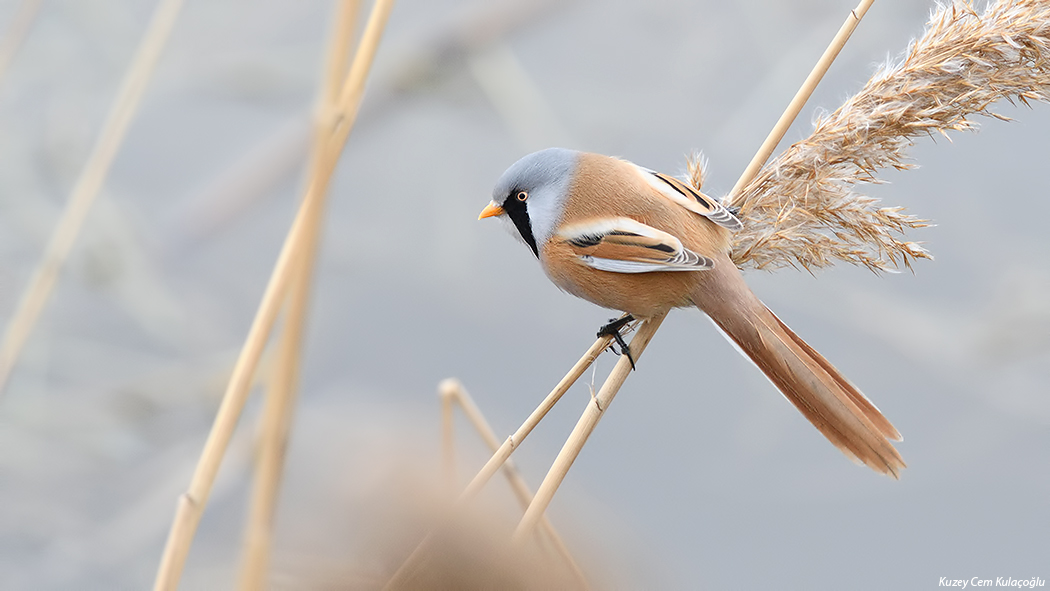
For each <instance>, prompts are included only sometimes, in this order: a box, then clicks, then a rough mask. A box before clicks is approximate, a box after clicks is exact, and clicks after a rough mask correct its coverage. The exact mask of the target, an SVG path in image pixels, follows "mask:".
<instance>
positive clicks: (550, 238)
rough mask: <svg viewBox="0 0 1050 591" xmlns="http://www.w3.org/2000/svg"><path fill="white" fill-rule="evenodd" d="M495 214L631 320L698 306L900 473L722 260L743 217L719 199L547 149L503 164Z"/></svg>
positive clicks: (545, 262) (850, 448)
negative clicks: (505, 170)
mask: <svg viewBox="0 0 1050 591" xmlns="http://www.w3.org/2000/svg"><path fill="white" fill-rule="evenodd" d="M491 215H500V216H501V217H504V218H506V217H509V218H511V219H512V221H513V223H514V227H515V228H516V229H517V231H518V232H519V233H520V234H521V235H522V238H523V239H524V240H525V241H526V242H527V243H529V242H530V240H531V241H532V243H534V244H535V252H536V254H537V256H538V258H539V260H540V263H541V265H542V266H543V268H544V271H546V273H547V276H548V277H550V279H551V281H553V282H554V283H555V284H556V285H558V286H559V287H560V288H562V289H564V290H565V291H568V292H569V293H571V294H573V295H576V296H578V297H581V298H584V299H586V300H589V301H591V302H594V303H596V304H598V305H600V306H603V307H606V308H612V309H616V310H622V311H624V312H629V313H631V314H633V315H634V316H635V317H637V318H648V317H652V316H654V315H656V314H659V313H662V312H666V311H667V310H669V309H670V308H677V307H686V306H696V307H697V308H700V309H701V310H703V311H704V312H705V313H706V314H707V315H708V316H710V317H711V319H712V320H713V321H714V322H715V324H716V325H718V326H719V327H720V328H721V329H722V330H723V331H724V332H725V333H726V334H727V335H728V336H729V338H731V339H732V340H733V341H734V342H735V343H736V344H737V345H739V347H740V349H741V350H742V351H743V352H744V353H745V354H746V355H747V356H748V357H749V358H750V359H751V360H752V361H754V362H755V364H756V365H757V366H758V367H759V369H761V370H762V372H763V373H765V374H766V376H767V377H768V378H769V379H770V381H772V382H773V384H774V385H775V386H776V387H777V388H778V389H779V390H780V391H781V392H782V393H783V394H784V396H785V397H786V398H787V399H788V400H789V401H790V402H791V403H792V404H793V405H795V407H796V408H798V409H799V411H801V412H802V414H803V415H804V416H805V417H806V418H807V419H809V421H810V422H812V423H813V425H814V426H815V427H816V428H817V429H818V430H819V431H820V432H821V433H823V434H824V436H825V437H827V438H828V440H829V441H831V442H832V443H833V444H834V445H835V446H836V447H838V448H839V449H840V450H842V451H843V452H844V453H845V454H846V455H847V456H849V457H851V458H853V459H855V460H857V461H859V462H862V463H864V464H865V465H867V466H869V467H871V468H872V469H874V470H876V471H878V472H881V473H884V474H888V475H890V476H892V477H894V478H897V477H899V475H900V470H901V469H902V468H904V467H905V464H904V461H903V459H902V458H901V456H900V454H899V453H898V452H897V450H896V449H895V448H894V447H893V445H892V444H891V443H890V440H900V434H899V433H898V432H897V430H896V429H895V428H894V427H893V425H891V424H890V422H889V421H888V420H887V419H886V418H885V417H884V416H883V415H882V413H881V412H879V410H878V409H877V408H875V406H874V405H873V404H872V403H871V402H870V401H869V400H868V399H867V398H865V397H864V395H863V394H861V393H860V391H859V390H857V388H856V387H855V386H853V385H852V384H851V383H850V382H849V381H848V380H846V378H845V377H843V376H842V374H840V373H839V372H838V370H836V369H835V368H834V367H833V366H832V365H831V364H830V363H829V362H828V361H827V360H826V359H825V358H824V357H823V356H821V355H820V354H819V353H817V352H816V351H815V350H814V349H813V348H812V347H810V346H809V345H808V344H806V343H805V341H803V340H802V339H801V338H799V337H798V336H797V335H796V334H795V333H794V332H792V331H791V329H789V328H788V327H787V326H786V325H785V324H784V323H783V322H781V321H780V319H779V318H777V317H776V316H775V315H774V314H773V313H772V312H771V311H769V309H768V308H766V307H765V305H763V304H762V302H760V301H759V300H758V298H757V297H755V295H754V294H753V293H752V292H751V290H750V289H749V288H748V287H747V284H746V283H745V282H744V279H743V276H742V275H741V273H740V271H739V270H738V269H737V268H736V266H735V265H734V264H733V263H732V261H731V260H730V259H729V251H730V229H736V228H739V227H740V222H739V221H738V220H737V219H736V218H735V216H733V215H732V214H731V213H730V212H728V211H727V210H726V209H725V208H724V207H722V205H721V204H720V203H719V202H718V201H717V200H714V199H712V198H710V197H707V196H706V195H703V194H700V193H699V192H697V191H695V190H694V189H692V188H690V187H688V186H686V185H684V184H683V183H681V181H678V180H677V179H673V178H672V177H667V176H666V175H662V174H659V173H655V172H653V171H649V170H646V169H643V168H640V167H638V166H636V165H634V164H632V163H630V162H627V161H624V160H618V159H615V158H610V157H608V156H602V155H599V154H588V153H580V152H572V151H568V150H560V149H551V150H545V151H542V152H537V153H536V154H532V155H530V156H526V157H525V158H523V159H522V160H521V161H519V162H518V163H517V164H515V165H514V166H513V167H511V168H510V169H508V171H507V172H506V173H504V176H503V178H501V179H500V182H499V183H498V184H497V187H496V190H495V191H494V199H493V203H492V204H491V205H490V206H489V208H487V209H486V210H485V212H483V214H482V217H488V216H491ZM523 220H525V221H523Z"/></svg>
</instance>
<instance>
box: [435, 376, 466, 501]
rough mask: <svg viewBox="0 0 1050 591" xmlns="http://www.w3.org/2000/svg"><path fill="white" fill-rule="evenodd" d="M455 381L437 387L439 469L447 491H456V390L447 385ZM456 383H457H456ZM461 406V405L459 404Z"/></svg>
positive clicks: (445, 382) (442, 383)
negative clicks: (439, 425) (439, 427)
mask: <svg viewBox="0 0 1050 591" xmlns="http://www.w3.org/2000/svg"><path fill="white" fill-rule="evenodd" d="M450 381H455V380H445V381H444V382H441V384H440V385H439V386H438V398H439V399H440V400H441V468H442V472H443V473H444V475H445V483H446V484H447V485H448V490H449V491H454V490H455V489H456V480H457V478H456V442H455V438H456V434H455V418H456V417H455V412H454V411H455V406H456V403H457V402H459V400H458V399H457V398H458V397H457V394H458V390H457V389H456V388H454V387H448V386H447V383H448V382H450ZM457 383H458V382H457ZM461 404H462V403H461Z"/></svg>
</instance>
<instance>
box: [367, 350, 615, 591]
mask: <svg viewBox="0 0 1050 591" xmlns="http://www.w3.org/2000/svg"><path fill="white" fill-rule="evenodd" d="M611 342H612V337H611V336H602V337H598V339H597V340H596V341H594V344H593V345H591V347H590V348H589V349H587V352H586V353H584V354H583V357H580V360H579V361H577V362H576V364H575V365H573V366H572V369H570V370H569V373H567V374H565V377H563V378H562V379H561V381H560V382H558V385H557V386H555V387H554V389H553V390H551V392H550V394H548V395H547V397H546V398H544V399H543V402H541V403H540V405H539V406H538V407H536V410H534V411H532V414H530V415H529V417H528V418H527V419H525V422H524V423H522V425H521V426H520V427H518V430H517V431H515V432H514V434H513V435H511V436H510V437H508V438H507V439H506V440H505V441H504V442H503V444H502V445H500V446H499V448H498V449H497V450H496V451H495V452H494V453H493V454H492V457H490V458H489V460H488V461H487V462H485V465H484V466H483V467H482V468H481V470H480V471H478V473H477V474H476V475H475V476H474V478H473V479H472V480H471V481H470V484H468V485H467V488H466V489H465V490H464V491H463V492H462V493H461V494H460V496H459V499H458V500H457V502H456V507H453V511H452V514H453V515H455V513H456V509H459V508H461V507H463V506H464V505H466V503H468V502H469V501H470V500H471V499H473V498H474V497H475V496H476V495H477V494H478V493H479V492H481V489H482V488H484V487H485V485H486V484H487V483H488V481H489V480H491V479H492V477H493V476H494V475H495V474H496V472H498V471H499V469H500V468H501V467H503V465H504V464H505V463H506V462H507V461H508V459H509V458H510V455H511V454H512V453H514V450H515V449H517V447H518V445H520V444H521V442H522V441H524V440H525V438H526V437H528V435H529V433H532V430H533V429H535V428H536V425H538V424H539V423H540V421H541V420H543V417H545V416H547V413H548V412H550V411H551V409H552V408H554V405H555V404H557V403H558V401H559V400H561V397H562V396H564V395H565V393H566V392H568V391H569V388H570V387H572V385H573V384H575V383H576V380H578V379H580V376H582V375H583V372H585V371H587V368H588V367H590V366H591V364H593V363H594V360H595V359H597V358H598V356H599V355H601V354H602V351H604V350H605V349H607V348H608V347H609V343H611ZM436 529H437V528H435V530H436ZM433 539H434V532H433V531H431V532H430V533H428V534H427V535H426V536H425V537H424V538H423V539H422V540H421V541H420V542H419V544H418V545H417V546H416V547H415V549H414V550H412V553H411V554H409V555H408V558H406V559H405V560H404V562H402V563H401V566H399V567H398V569H397V571H396V572H394V574H393V576H391V578H390V580H389V581H387V583H386V585H384V586H383V589H397V588H400V586H401V585H402V584H403V583H404V582H405V581H406V580H407V579H406V577H408V576H409V573H410V571H411V569H412V568H413V567H414V566H415V565H416V564H418V563H419V561H420V560H421V559H422V558H423V556H424V553H425V552H426V549H427V548H428V547H429V545H430V543H431V541H432V540H433Z"/></svg>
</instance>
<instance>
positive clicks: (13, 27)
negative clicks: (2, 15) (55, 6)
mask: <svg viewBox="0 0 1050 591" xmlns="http://www.w3.org/2000/svg"><path fill="white" fill-rule="evenodd" d="M42 3H43V0H22V3H21V4H19V5H18V10H17V11H16V12H15V16H14V18H13V19H11V24H10V26H8V27H7V31H5V33H4V38H3V40H2V41H0V81H2V80H3V79H4V75H5V74H7V69H8V68H9V67H11V62H12V61H14V59H15V55H16V54H17V53H18V50H19V49H21V48H22V43H23V42H25V40H26V37H27V36H28V35H29V30H30V29H31V28H33V22H34V21H35V20H36V16H37V14H38V13H39V12H40V5H41V4H42Z"/></svg>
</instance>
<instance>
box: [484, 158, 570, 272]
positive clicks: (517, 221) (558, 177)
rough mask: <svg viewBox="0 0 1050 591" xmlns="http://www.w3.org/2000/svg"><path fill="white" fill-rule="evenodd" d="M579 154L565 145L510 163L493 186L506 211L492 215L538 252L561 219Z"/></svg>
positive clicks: (495, 199)
mask: <svg viewBox="0 0 1050 591" xmlns="http://www.w3.org/2000/svg"><path fill="white" fill-rule="evenodd" d="M579 157H580V153H579V152H577V151H575V150H567V149H565V148H547V149H546V150H540V151H539V152H533V153H532V154H529V155H528V156H525V157H524V158H522V159H521V160H518V161H517V162H515V163H514V164H513V165H511V167H510V168H508V169H507V171H506V172H504V173H503V176H501V177H500V178H499V181H497V182H496V188H495V189H493V190H492V203H493V204H494V205H496V206H499V208H501V209H502V212H503V213H502V214H496V213H493V214H492V215H499V218H500V221H502V222H504V227H506V228H507V230H508V231H509V232H510V233H511V234H512V235H514V236H515V237H517V238H518V239H520V240H521V241H522V242H524V243H525V244H527V245H528V246H529V248H531V249H532V252H533V253H534V254H536V256H539V247H540V246H541V245H542V244H543V243H545V242H546V241H547V240H548V239H550V237H551V235H553V234H554V228H555V227H557V225H558V222H559V221H560V220H561V214H562V210H563V208H564V207H565V200H566V198H567V197H568V191H569V187H570V184H571V183H572V177H573V173H574V172H575V171H576V162H577V160H579ZM486 211H489V210H486ZM483 215H484V214H483Z"/></svg>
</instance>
